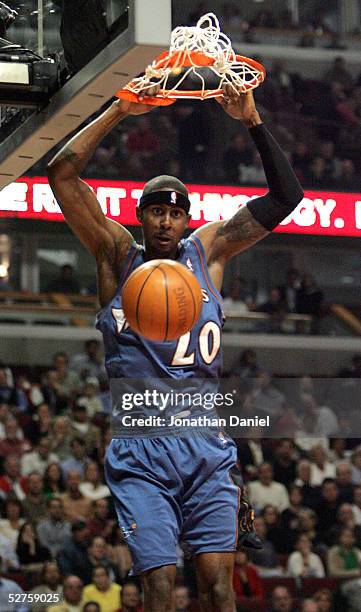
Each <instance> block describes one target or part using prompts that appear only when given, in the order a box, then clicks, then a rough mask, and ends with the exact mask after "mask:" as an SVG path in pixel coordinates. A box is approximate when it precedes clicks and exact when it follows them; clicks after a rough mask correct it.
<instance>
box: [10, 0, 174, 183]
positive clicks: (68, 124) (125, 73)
mask: <svg viewBox="0 0 361 612" xmlns="http://www.w3.org/2000/svg"><path fill="white" fill-rule="evenodd" d="M170 33H171V0H152V2H149V0H129V26H128V28H127V29H126V30H125V31H124V32H123V33H121V34H120V35H118V36H117V37H116V38H114V40H113V41H112V42H110V43H109V44H108V45H107V47H106V48H105V49H103V51H101V52H100V53H98V55H97V56H96V57H95V58H94V59H93V60H92V61H90V62H89V63H88V64H87V65H86V66H85V67H84V68H83V69H82V70H80V72H78V73H77V74H76V75H75V76H73V77H72V78H71V79H70V80H69V81H68V82H67V83H66V84H65V85H64V86H63V87H62V88H61V89H60V90H59V91H58V92H57V93H56V94H55V95H54V96H53V98H52V99H51V101H50V103H49V104H48V105H47V106H46V107H45V108H43V109H41V110H39V112H36V113H33V114H32V115H31V116H30V117H29V118H28V119H27V120H26V121H25V122H24V123H23V124H22V125H21V126H19V127H18V128H17V129H16V130H15V131H14V132H12V134H11V135H10V136H8V137H7V138H6V139H5V140H4V141H3V142H2V143H1V148H0V190H1V189H3V188H4V187H6V186H7V185H8V184H9V183H12V182H13V181H15V180H16V179H17V178H19V177H20V176H21V175H23V174H24V173H25V172H26V171H27V170H28V169H29V168H30V167H31V166H33V164H35V163H36V162H37V161H39V160H40V159H41V158H42V157H43V156H44V155H45V154H46V153H48V152H49V151H50V150H51V149H52V148H53V147H54V146H55V145H56V144H57V143H58V142H60V141H61V140H62V139H63V138H65V137H66V136H67V135H68V134H70V133H71V132H72V131H74V130H76V129H77V128H78V127H79V126H80V125H81V124H82V123H83V122H84V121H86V119H88V118H89V117H90V116H91V115H92V114H94V113H95V112H97V111H98V110H99V109H100V108H101V107H102V106H103V105H104V104H105V103H106V102H108V101H109V100H111V98H112V97H113V96H114V93H115V92H116V91H117V90H119V89H120V88H121V87H123V86H124V85H126V84H127V83H128V82H129V81H130V80H131V79H132V78H133V77H134V76H136V75H137V74H139V73H141V72H142V71H143V70H144V69H145V67H146V66H147V65H148V64H150V63H151V62H152V61H153V59H154V57H156V56H157V55H158V54H159V53H161V52H162V51H164V50H165V49H166V48H167V47H169V41H170Z"/></svg>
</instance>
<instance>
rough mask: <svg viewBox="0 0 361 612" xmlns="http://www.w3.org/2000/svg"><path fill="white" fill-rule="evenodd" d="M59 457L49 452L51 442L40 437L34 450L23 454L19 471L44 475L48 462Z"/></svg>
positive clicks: (54, 460) (24, 474) (55, 460)
mask: <svg viewBox="0 0 361 612" xmlns="http://www.w3.org/2000/svg"><path fill="white" fill-rule="evenodd" d="M58 461H59V457H58V456H57V455H56V454H55V453H52V452H51V442H50V439H49V438H40V440H39V443H38V445H37V447H36V449H35V450H33V451H31V452H30V453H26V454H25V455H23V457H22V459H21V473H22V474H23V476H28V475H29V474H31V472H37V473H38V474H41V476H43V475H44V472H45V470H46V468H47V467H48V465H49V464H50V463H54V462H55V463H56V462H58Z"/></svg>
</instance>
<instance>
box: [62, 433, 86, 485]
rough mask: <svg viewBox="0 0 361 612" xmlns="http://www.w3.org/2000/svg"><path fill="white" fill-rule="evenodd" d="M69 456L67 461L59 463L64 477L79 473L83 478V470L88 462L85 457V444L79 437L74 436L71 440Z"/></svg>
mask: <svg viewBox="0 0 361 612" xmlns="http://www.w3.org/2000/svg"><path fill="white" fill-rule="evenodd" d="M70 448H71V455H70V457H68V459H65V461H62V462H61V469H62V471H63V474H64V476H65V477H67V476H68V474H69V472H73V471H76V472H79V474H80V476H81V478H84V474H85V468H86V467H87V465H88V463H89V462H90V459H89V457H87V454H86V452H87V449H86V442H85V440H84V439H83V438H81V437H80V436H76V437H75V438H73V439H72V441H71V444H70Z"/></svg>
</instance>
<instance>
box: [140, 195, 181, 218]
mask: <svg viewBox="0 0 361 612" xmlns="http://www.w3.org/2000/svg"><path fill="white" fill-rule="evenodd" d="M151 204H167V206H179V208H183V210H185V212H186V213H187V214H188V213H189V209H190V206H191V203H190V201H189V199H188V198H187V196H185V195H183V194H182V193H179V192H178V191H151V192H150V193H147V194H146V195H142V197H141V198H140V200H139V202H138V206H139V208H141V209H142V210H143V208H145V207H146V206H150V205H151Z"/></svg>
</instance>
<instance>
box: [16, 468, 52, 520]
mask: <svg viewBox="0 0 361 612" xmlns="http://www.w3.org/2000/svg"><path fill="white" fill-rule="evenodd" d="M43 490H44V481H43V477H42V476H41V475H40V474H38V473H37V472H32V473H31V474H29V476H28V494H27V496H26V498H25V499H24V501H23V502H22V504H23V509H24V515H25V516H26V518H27V519H28V520H29V521H30V522H31V523H34V524H36V523H37V522H39V521H41V520H42V519H43V518H45V517H46V516H47V505H46V498H45V495H44V491H43Z"/></svg>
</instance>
